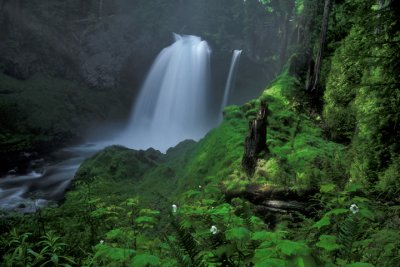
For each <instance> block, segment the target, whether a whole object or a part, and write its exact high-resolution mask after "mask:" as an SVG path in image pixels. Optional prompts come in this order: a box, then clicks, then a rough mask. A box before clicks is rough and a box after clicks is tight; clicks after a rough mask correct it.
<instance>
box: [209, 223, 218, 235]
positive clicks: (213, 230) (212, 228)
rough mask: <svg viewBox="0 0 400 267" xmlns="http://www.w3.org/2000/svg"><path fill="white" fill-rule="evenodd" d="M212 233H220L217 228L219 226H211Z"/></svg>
mask: <svg viewBox="0 0 400 267" xmlns="http://www.w3.org/2000/svg"><path fill="white" fill-rule="evenodd" d="M210 233H211V234H213V235H215V234H217V233H218V229H217V227H216V226H215V225H212V226H211V228H210Z"/></svg>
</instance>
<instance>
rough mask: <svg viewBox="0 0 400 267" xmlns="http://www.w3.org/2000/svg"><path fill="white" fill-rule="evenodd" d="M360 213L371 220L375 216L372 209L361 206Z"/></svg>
mask: <svg viewBox="0 0 400 267" xmlns="http://www.w3.org/2000/svg"><path fill="white" fill-rule="evenodd" d="M360 214H361V216H363V217H365V218H367V219H370V220H373V219H374V218H375V215H374V213H373V212H372V211H370V210H369V209H363V208H361V209H360Z"/></svg>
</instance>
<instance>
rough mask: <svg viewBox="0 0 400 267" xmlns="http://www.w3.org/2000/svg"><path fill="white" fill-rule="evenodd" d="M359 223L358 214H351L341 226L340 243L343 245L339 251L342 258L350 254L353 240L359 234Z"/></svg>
mask: <svg viewBox="0 0 400 267" xmlns="http://www.w3.org/2000/svg"><path fill="white" fill-rule="evenodd" d="M358 223H359V222H358V218H357V216H356V214H351V215H350V216H348V217H347V219H346V220H345V221H344V222H343V223H342V224H341V225H340V227H339V233H338V243H339V244H341V245H342V248H341V249H340V251H339V255H340V256H341V258H345V259H346V258H348V257H349V256H350V253H351V249H352V246H353V242H354V241H355V240H356V238H357V234H358V231H357V229H358Z"/></svg>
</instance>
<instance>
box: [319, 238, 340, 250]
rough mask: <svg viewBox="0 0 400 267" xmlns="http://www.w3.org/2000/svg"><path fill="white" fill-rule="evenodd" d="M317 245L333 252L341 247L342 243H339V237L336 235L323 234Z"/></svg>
mask: <svg viewBox="0 0 400 267" xmlns="http://www.w3.org/2000/svg"><path fill="white" fill-rule="evenodd" d="M316 246H317V247H320V248H322V249H324V250H325V251H327V252H332V251H335V250H338V249H340V248H341V245H340V244H338V243H337V238H336V236H334V235H321V236H320V237H319V242H317V243H316Z"/></svg>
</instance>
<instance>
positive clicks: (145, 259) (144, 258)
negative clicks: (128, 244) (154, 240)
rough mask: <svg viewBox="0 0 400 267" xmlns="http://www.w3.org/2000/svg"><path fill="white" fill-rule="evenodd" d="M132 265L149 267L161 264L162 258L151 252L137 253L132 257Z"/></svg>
mask: <svg viewBox="0 0 400 267" xmlns="http://www.w3.org/2000/svg"><path fill="white" fill-rule="evenodd" d="M132 266H138V267H148V266H161V265H160V259H159V258H158V257H156V256H153V255H150V254H140V255H136V256H135V257H134V258H133V259H132Z"/></svg>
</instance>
